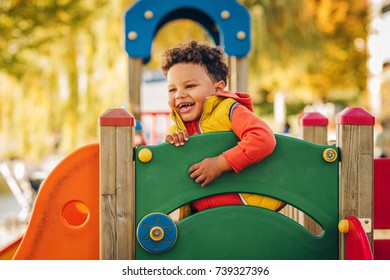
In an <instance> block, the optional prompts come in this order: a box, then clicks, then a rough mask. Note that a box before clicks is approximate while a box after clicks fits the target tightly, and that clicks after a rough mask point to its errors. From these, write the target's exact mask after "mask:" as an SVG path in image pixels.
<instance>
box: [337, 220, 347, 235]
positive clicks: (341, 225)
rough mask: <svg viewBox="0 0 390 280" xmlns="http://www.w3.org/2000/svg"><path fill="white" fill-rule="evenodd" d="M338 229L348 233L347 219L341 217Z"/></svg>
mask: <svg viewBox="0 0 390 280" xmlns="http://www.w3.org/2000/svg"><path fill="white" fill-rule="evenodd" d="M339 231H340V232H341V233H344V234H345V233H348V231H349V222H348V220H347V219H343V220H341V221H340V222H339Z"/></svg>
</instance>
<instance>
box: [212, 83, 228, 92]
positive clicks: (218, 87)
mask: <svg viewBox="0 0 390 280" xmlns="http://www.w3.org/2000/svg"><path fill="white" fill-rule="evenodd" d="M225 86H226V85H225V82H224V81H222V80H220V81H219V82H216V83H215V84H214V88H215V92H223V91H224V89H225Z"/></svg>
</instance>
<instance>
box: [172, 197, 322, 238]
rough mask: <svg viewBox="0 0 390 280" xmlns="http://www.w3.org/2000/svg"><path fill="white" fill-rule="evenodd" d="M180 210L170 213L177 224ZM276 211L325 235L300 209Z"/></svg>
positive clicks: (288, 208)
mask: <svg viewBox="0 0 390 280" xmlns="http://www.w3.org/2000/svg"><path fill="white" fill-rule="evenodd" d="M242 206H246V205H242ZM250 207H253V206H250ZM179 209H180V208H178V209H175V210H174V211H172V212H170V213H169V216H170V218H171V219H172V220H173V221H175V222H178V221H179V216H180V210H179ZM275 211H276V212H279V213H280V214H282V215H284V216H286V217H288V218H290V219H292V220H294V221H295V222H297V223H299V224H300V225H301V226H303V227H304V228H306V229H307V230H308V231H309V232H310V233H311V234H313V235H314V236H321V235H322V233H323V228H322V227H321V226H320V225H319V224H318V223H317V222H316V221H315V220H314V219H312V218H311V217H310V216H309V215H307V214H305V213H304V212H302V211H300V210H299V209H297V208H295V207H294V206H292V205H290V204H285V205H284V206H282V207H280V208H278V209H276V210H275Z"/></svg>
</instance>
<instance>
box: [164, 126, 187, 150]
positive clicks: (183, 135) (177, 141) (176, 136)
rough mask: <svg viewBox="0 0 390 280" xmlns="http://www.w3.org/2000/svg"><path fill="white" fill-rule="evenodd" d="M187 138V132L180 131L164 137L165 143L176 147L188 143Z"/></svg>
mask: <svg viewBox="0 0 390 280" xmlns="http://www.w3.org/2000/svg"><path fill="white" fill-rule="evenodd" d="M188 136H189V135H188V132H187V130H182V131H180V132H176V133H173V134H168V135H167V136H165V141H166V142H169V143H171V144H174V145H175V146H176V147H178V146H183V145H184V143H185V142H187V141H188Z"/></svg>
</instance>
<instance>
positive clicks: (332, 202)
mask: <svg viewBox="0 0 390 280" xmlns="http://www.w3.org/2000/svg"><path fill="white" fill-rule="evenodd" d="M276 138H277V145H276V148H275V151H274V152H273V154H272V155H270V156H269V157H267V158H266V159H264V160H263V161H262V162H260V163H258V164H255V165H253V166H250V167H247V168H246V169H245V170H243V171H242V172H240V173H239V174H235V173H234V172H229V173H225V174H224V175H222V176H221V177H219V178H218V179H217V180H215V181H214V182H213V183H212V184H210V185H209V186H207V187H205V188H202V187H200V186H199V185H198V184H196V183H195V182H194V181H193V180H192V179H191V178H190V177H189V174H188V168H189V167H190V166H191V165H192V164H194V163H196V162H199V161H201V160H202V159H203V158H205V157H211V156H216V155H218V154H220V153H221V152H223V151H225V150H227V149H229V148H231V147H233V146H234V145H236V143H237V142H238V138H237V137H236V136H235V135H234V134H233V133H231V132H217V133H207V134H202V135H196V136H192V137H190V140H189V141H188V142H187V143H186V145H184V146H182V147H175V146H173V145H171V144H168V143H164V144H160V145H157V146H148V147H146V148H148V149H150V150H151V151H152V154H153V158H152V160H151V161H150V162H147V163H143V162H141V161H139V159H138V153H139V151H140V150H141V149H142V148H145V147H140V148H138V149H137V150H136V155H135V169H136V224H138V223H139V221H140V220H141V219H142V218H143V217H144V216H146V215H147V214H150V213H153V212H162V213H166V214H168V213H170V212H172V211H173V210H175V209H177V208H179V207H180V206H181V205H184V204H186V203H188V202H190V201H193V200H196V199H198V198H200V197H205V196H210V195H213V194H218V193H227V192H242V193H257V194H261V195H266V196H270V197H274V198H277V199H279V200H282V201H285V202H287V203H288V204H291V205H293V206H294V207H296V208H298V209H300V210H301V211H303V212H304V213H306V214H308V215H309V216H311V217H312V218H313V219H314V220H315V221H316V222H317V223H318V224H320V225H321V227H322V228H323V233H322V235H320V236H314V235H312V234H311V233H310V232H309V231H307V230H306V229H305V228H304V227H302V226H301V225H300V224H298V223H296V222H295V221H293V220H291V219H289V218H288V217H285V216H284V215H282V214H280V213H278V212H274V211H270V210H267V209H262V208H259V207H252V206H227V207H218V208H213V209H209V210H207V211H203V212H200V213H196V214H194V215H192V216H190V217H188V218H186V219H183V220H182V221H180V222H178V223H177V228H178V239H177V242H176V244H175V245H174V246H173V248H172V249H171V250H170V251H168V252H165V253H163V254H151V253H148V252H146V251H145V250H143V249H142V248H141V247H140V246H139V245H138V244H136V259H338V230H337V224H338V160H336V161H334V162H331V163H329V162H326V161H325V160H324V159H323V156H322V154H323V152H324V150H325V149H327V148H334V149H336V151H337V148H335V147H333V146H321V145H316V144H312V143H309V142H306V141H302V140H299V139H296V138H292V137H288V136H282V135H276Z"/></svg>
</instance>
